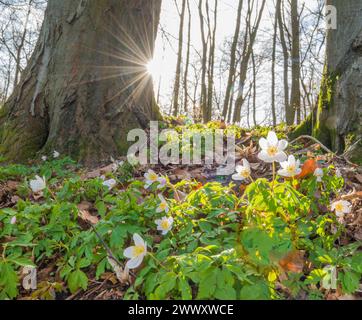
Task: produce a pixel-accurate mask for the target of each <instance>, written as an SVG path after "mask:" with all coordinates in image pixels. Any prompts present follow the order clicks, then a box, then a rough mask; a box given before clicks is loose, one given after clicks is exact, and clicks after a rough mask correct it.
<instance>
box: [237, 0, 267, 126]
mask: <svg viewBox="0 0 362 320" xmlns="http://www.w3.org/2000/svg"><path fill="white" fill-rule="evenodd" d="M265 4H266V0H263V2H262V4H261V7H260V10H259V12H258V14H257V16H256V18H255V22H254V24H253V25H251V18H252V11H251V10H249V13H248V16H249V17H247V18H246V19H247V23H246V25H247V29H248V30H249V33H250V34H249V43H245V46H246V49H245V50H244V53H243V57H242V59H241V63H240V71H239V90H238V98H237V99H236V101H235V111H234V118H233V119H234V120H233V122H234V123H235V122H240V119H241V108H242V106H243V103H244V100H245V97H244V87H245V81H246V77H247V73H248V66H249V61H250V57H251V53H252V51H253V47H254V43H255V40H256V36H257V34H258V30H259V26H260V22H261V19H262V17H263V12H264V8H265Z"/></svg>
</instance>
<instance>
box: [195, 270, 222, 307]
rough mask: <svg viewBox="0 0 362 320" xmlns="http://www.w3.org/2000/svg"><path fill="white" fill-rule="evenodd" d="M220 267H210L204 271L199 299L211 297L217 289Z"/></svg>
mask: <svg viewBox="0 0 362 320" xmlns="http://www.w3.org/2000/svg"><path fill="white" fill-rule="evenodd" d="M218 271H219V270H218V268H213V267H210V268H208V269H206V270H205V271H203V272H202V274H201V277H200V283H199V291H198V293H197V299H199V300H200V299H210V298H212V296H213V294H214V292H215V290H216V279H217V273H218Z"/></svg>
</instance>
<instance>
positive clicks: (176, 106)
mask: <svg viewBox="0 0 362 320" xmlns="http://www.w3.org/2000/svg"><path fill="white" fill-rule="evenodd" d="M185 11H186V0H182V8H181V12H180V27H179V34H178V54H177V63H176V77H175V86H174V93H173V116H174V117H177V116H178V114H179V96H180V82H181V63H182V50H183V41H184V40H183V35H184V21H185Z"/></svg>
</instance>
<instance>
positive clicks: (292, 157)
mask: <svg viewBox="0 0 362 320" xmlns="http://www.w3.org/2000/svg"><path fill="white" fill-rule="evenodd" d="M288 163H289V165H290V166H295V164H296V161H295V157H294V156H293V155H290V156H289V157H288Z"/></svg>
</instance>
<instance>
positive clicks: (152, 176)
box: [149, 173, 158, 181]
mask: <svg viewBox="0 0 362 320" xmlns="http://www.w3.org/2000/svg"><path fill="white" fill-rule="evenodd" d="M149 178H150V180H151V181H156V180H157V178H158V177H157V174H154V173H152V174H150V176H149Z"/></svg>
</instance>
